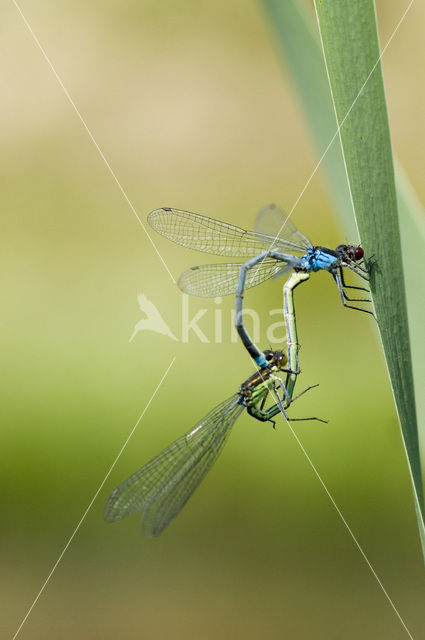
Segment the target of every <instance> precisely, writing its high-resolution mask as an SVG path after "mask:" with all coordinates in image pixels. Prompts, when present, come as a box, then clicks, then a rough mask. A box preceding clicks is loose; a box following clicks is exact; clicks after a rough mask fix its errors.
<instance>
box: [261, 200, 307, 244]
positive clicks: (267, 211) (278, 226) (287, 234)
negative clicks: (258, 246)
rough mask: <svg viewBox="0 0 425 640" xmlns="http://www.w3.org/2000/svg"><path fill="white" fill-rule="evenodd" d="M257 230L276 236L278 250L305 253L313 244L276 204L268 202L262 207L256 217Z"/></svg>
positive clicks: (263, 233)
mask: <svg viewBox="0 0 425 640" xmlns="http://www.w3.org/2000/svg"><path fill="white" fill-rule="evenodd" d="M255 230H256V232H257V233H259V234H262V235H268V236H273V238H276V243H275V246H276V249H277V251H279V248H282V249H283V248H285V249H291V250H292V251H296V252H299V251H302V252H303V253H305V250H306V249H309V248H311V246H312V244H311V242H310V240H309V239H308V238H306V236H305V235H304V234H303V233H301V231H298V229H297V228H296V226H295V225H294V223H293V222H292V220H291V219H290V218H288V216H287V215H285V213H284V212H283V211H282V209H279V207H277V206H276V205H275V204H268V205H266V206H265V207H263V208H262V209H260V211H259V212H258V213H257V216H256V218H255Z"/></svg>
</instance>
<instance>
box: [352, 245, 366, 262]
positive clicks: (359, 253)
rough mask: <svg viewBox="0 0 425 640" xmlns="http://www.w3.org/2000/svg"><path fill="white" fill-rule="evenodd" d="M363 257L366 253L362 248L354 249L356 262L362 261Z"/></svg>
mask: <svg viewBox="0 0 425 640" xmlns="http://www.w3.org/2000/svg"><path fill="white" fill-rule="evenodd" d="M363 256H364V251H363V249H362V247H356V248H355V249H354V258H355V259H356V260H361V259H362V258H363Z"/></svg>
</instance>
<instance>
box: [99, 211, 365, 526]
mask: <svg viewBox="0 0 425 640" xmlns="http://www.w3.org/2000/svg"><path fill="white" fill-rule="evenodd" d="M148 222H149V223H150V225H151V226H152V227H153V228H154V229H155V230H156V231H157V232H158V233H160V234H161V235H163V236H165V237H167V238H168V239H170V240H172V241H173V242H175V243H177V244H179V245H182V246H184V247H187V248H190V249H197V250H199V251H202V252H206V253H212V254H215V255H218V256H226V257H232V258H245V259H246V258H248V260H246V262H243V263H226V264H223V263H216V264H208V265H201V266H196V267H192V268H190V269H188V270H187V271H185V272H184V273H183V274H182V276H181V277H180V278H179V281H178V285H179V287H180V289H181V290H182V291H184V292H186V293H189V294H192V295H197V296H202V297H215V296H222V295H228V294H234V295H235V296H236V303H235V326H236V329H237V331H238V333H239V335H240V338H241V340H242V343H243V344H244V346H245V347H246V349H247V350H248V352H249V354H250V355H251V357H252V358H253V359H254V361H255V363H256V365H257V366H258V367H260V368H259V370H258V371H257V373H255V374H254V375H253V376H251V377H250V378H248V379H247V380H246V381H245V382H244V383H242V385H241V386H240V389H239V391H238V393H236V394H234V395H233V396H231V397H230V398H229V399H228V400H225V401H224V402H222V403H221V404H219V405H218V406H217V407H215V409H213V410H212V411H211V412H210V413H208V414H207V415H206V416H205V417H204V418H203V419H202V420H201V421H200V422H199V423H198V424H197V425H196V426H195V427H194V428H193V429H192V430H191V431H189V432H188V433H187V434H186V435H185V436H183V437H181V438H180V439H179V440H177V441H175V442H174V443H172V444H171V445H170V446H169V447H167V448H166V449H165V450H164V451H163V452H162V453H160V454H159V455H158V456H156V458H154V459H153V460H152V461H151V462H148V463H147V464H145V465H144V466H143V467H142V468H141V469H139V470H138V471H136V472H135V473H134V474H133V475H131V476H130V477H129V478H128V479H127V480H125V481H124V482H123V483H122V484H121V485H119V486H118V487H117V488H116V489H115V490H114V492H113V493H112V494H111V496H110V497H109V498H108V501H107V503H106V505H105V510H104V517H105V519H106V520H107V521H115V520H120V519H122V518H123V517H125V516H127V515H131V514H133V513H136V512H138V511H141V512H142V514H143V520H142V522H143V532H144V534H145V535H159V533H161V531H163V529H164V528H165V527H166V526H167V525H168V524H169V522H170V521H171V520H172V519H173V518H174V517H175V516H176V515H177V513H179V511H180V510H181V509H182V507H183V506H184V504H185V503H186V502H187V500H188V499H189V497H190V496H191V495H192V493H193V492H194V490H195V489H196V488H197V486H198V485H199V483H200V482H201V480H202V479H203V478H204V476H205V475H206V473H207V472H208V470H209V469H210V468H211V466H212V464H213V463H214V461H215V460H216V458H217V456H218V454H219V453H220V451H221V450H222V447H223V445H224V443H225V441H226V438H227V435H228V434H229V432H230V430H231V428H232V426H233V424H234V423H235V421H236V419H237V418H238V417H239V415H240V414H241V413H242V411H243V410H244V408H246V409H247V412H248V413H249V414H250V415H251V416H253V417H255V418H257V419H258V420H261V421H268V420H269V421H271V422H273V417H275V416H276V415H277V414H278V413H280V412H281V413H283V415H284V416H285V418H286V419H289V418H288V415H287V413H286V409H287V408H288V407H289V406H290V404H291V403H292V402H293V401H294V400H295V397H294V388H295V383H296V380H297V376H298V375H299V373H300V367H299V361H298V349H299V344H298V338H297V329H296V321H295V308H294V300H293V293H294V290H295V288H296V287H297V286H298V285H299V284H301V283H302V282H304V281H305V280H307V279H308V278H309V277H310V275H311V273H314V272H316V271H321V270H326V271H329V272H330V273H331V275H332V277H333V279H334V280H335V283H336V285H337V287H338V290H339V293H340V297H341V300H342V303H343V304H344V306H346V307H348V308H352V309H358V310H361V311H366V312H367V313H372V312H371V311H369V310H367V309H362V308H361V307H356V306H353V305H351V304H349V303H351V302H369V300H367V299H358V298H354V299H353V298H350V297H349V296H348V295H347V293H346V289H357V290H363V291H364V290H366V291H367V289H365V288H364V287H357V286H352V285H347V284H346V282H345V280H344V272H343V268H344V267H347V268H348V269H350V270H352V271H353V272H354V273H356V274H357V275H359V276H360V277H362V278H363V279H364V280H368V279H369V273H368V269H367V268H366V266H365V265H364V264H363V263H362V261H363V255H364V254H363V249H362V247H360V246H354V245H345V244H344V245H339V246H338V247H336V249H335V250H332V249H328V248H326V247H323V246H314V245H313V244H312V243H311V242H310V241H309V240H308V238H306V236H304V235H303V234H302V233H301V232H300V231H298V230H297V229H296V228H295V226H294V225H293V223H292V222H291V221H290V220H288V219H285V217H284V216H283V214H282V212H281V211H280V210H279V209H278V208H277V207H275V206H274V205H270V206H269V207H266V208H265V209H263V210H262V211H260V213H259V214H258V216H257V230H256V231H246V230H244V229H241V228H240V227H236V226H234V225H231V224H227V223H224V222H220V221H218V220H214V219H212V218H208V217H205V216H201V215H198V214H195V213H190V212H187V211H182V210H179V209H171V208H166V207H164V208H161V209H156V210H155V211H152V212H151V213H150V214H149V216H148ZM291 271H292V272H293V273H292V274H291V275H290V277H289V278H288V280H287V281H286V282H285V285H284V288H283V289H284V317H285V324H286V339H287V355H286V354H284V353H283V352H277V351H270V350H266V351H264V352H262V351H260V349H259V348H258V347H257V346H256V345H255V344H254V343H253V341H252V340H251V338H250V336H249V334H248V332H247V331H246V329H245V326H244V324H243V315H242V312H243V308H242V306H243V305H242V301H243V296H244V291H245V289H247V288H249V287H254V286H256V285H257V284H260V283H262V282H264V281H266V280H268V279H269V278H274V277H280V276H284V275H287V274H289V272H291ZM282 373H284V374H286V378H285V382H283V381H282V379H281V377H280V375H281V374H282ZM279 391H280V392H281V395H282V397H280V396H279ZM303 393H304V392H303ZM270 395H273V396H274V400H276V402H275V403H274V404H272V406H271V407H269V408H265V403H266V400H267V399H268V397H269V396H270ZM301 419H307V420H308V419H313V420H318V419H319V418H301Z"/></svg>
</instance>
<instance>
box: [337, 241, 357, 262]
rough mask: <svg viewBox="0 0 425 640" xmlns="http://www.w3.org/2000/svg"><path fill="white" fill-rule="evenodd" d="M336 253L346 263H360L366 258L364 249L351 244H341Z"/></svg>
mask: <svg viewBox="0 0 425 640" xmlns="http://www.w3.org/2000/svg"><path fill="white" fill-rule="evenodd" d="M336 251H337V253H338V254H339V256H340V257H341V258H342V259H343V260H345V261H346V262H358V261H359V260H361V259H362V258H363V256H364V251H363V248H362V247H355V246H353V245H351V244H340V245H338V246H337V248H336Z"/></svg>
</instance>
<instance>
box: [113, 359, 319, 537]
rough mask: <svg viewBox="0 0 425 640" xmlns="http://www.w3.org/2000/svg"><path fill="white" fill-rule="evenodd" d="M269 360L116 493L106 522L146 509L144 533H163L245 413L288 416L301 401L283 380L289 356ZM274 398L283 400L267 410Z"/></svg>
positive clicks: (260, 416)
mask: <svg viewBox="0 0 425 640" xmlns="http://www.w3.org/2000/svg"><path fill="white" fill-rule="evenodd" d="M264 358H265V360H266V362H267V367H265V368H264V369H261V370H259V371H257V372H256V373H254V374H253V375H252V376H250V377H249V378H248V379H247V380H245V382H243V383H242V384H241V386H240V388H239V390H238V391H237V393H235V394H234V395H232V396H231V397H230V398H228V399H227V400H225V401H224V402H222V403H221V404H219V405H218V406H217V407H215V408H214V409H213V410H212V411H210V413H208V414H207V415H206V416H205V417H204V418H203V419H202V420H200V422H198V424H197V425H196V426H195V427H194V428H193V429H191V431H189V432H188V433H187V434H186V435H184V436H183V437H181V438H179V439H178V440H176V441H175V442H173V443H172V444H170V445H169V446H168V447H167V448H166V449H165V450H164V451H162V453H160V454H159V455H157V456H156V458H154V459H153V460H151V461H150V462H148V463H147V464H145V465H144V466H143V467H142V468H141V469H139V470H138V471H136V472H135V473H133V475H131V476H130V477H129V478H128V479H127V480H125V481H124V482H122V483H121V484H120V485H119V486H118V487H117V488H116V489H115V490H114V491H113V492H112V494H111V495H110V497H109V498H108V500H107V502H106V504H105V508H104V518H105V520H107V521H108V522H113V521H115V520H121V519H122V518H124V517H126V516H130V515H132V514H134V513H137V512H138V511H140V512H142V514H143V517H142V532H143V534H144V535H146V536H157V535H159V534H160V533H161V531H163V530H164V529H165V527H166V526H167V525H168V524H169V523H170V522H171V520H172V519H173V518H174V517H175V516H176V515H177V514H178V513H179V511H180V510H181V509H182V507H183V506H184V505H185V504H186V502H187V500H188V499H189V498H190V496H191V495H192V494H193V492H194V491H195V489H196V488H197V486H198V485H199V483H200V482H201V480H202V479H203V478H204V477H205V475H206V474H207V472H208V471H209V469H210V468H211V466H212V464H213V463H214V461H215V460H216V459H217V457H218V455H219V453H220V452H221V450H222V448H223V445H224V443H225V442H226V439H227V436H228V435H229V433H230V430H231V428H232V427H233V425H234V423H235V421H236V419H237V418H238V417H239V416H240V414H241V413H242V412H243V410H244V409H246V410H247V412H248V413H249V414H250V415H251V416H253V417H254V418H256V419H257V420H261V421H262V422H265V421H271V422H273V418H274V416H276V415H277V414H278V413H279V412H281V411H282V412H283V413H284V415H285V417H286V418H287V416H286V412H285V409H286V408H287V407H288V406H289V404H290V403H291V402H292V401H293V400H295V398H292V396H290V395H289V393H288V390H287V389H286V387H285V385H284V384H283V382H282V380H281V379H280V377H279V373H280V372H281V371H283V372H285V371H286V372H287V373H288V374H289V373H290V372H288V371H287V369H286V368H285V365H286V363H287V358H286V355H285V354H284V353H283V352H281V351H270V350H267V351H264ZM309 388H311V387H309ZM292 389H293V386H292ZM279 390H282V398H280V396H279V395H278V394H279ZM307 390H308V389H306V390H305V391H307ZM303 393H304V392H303ZM270 394H273V395H274V396H275V399H276V400H277V402H276V403H275V404H273V405H272V406H270V407H269V408H266V401H267V399H268V397H269V395H270ZM300 395H301V394H300ZM299 419H303V420H320V419H319V418H299ZM322 422H323V421H322ZM273 424H274V422H273Z"/></svg>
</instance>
